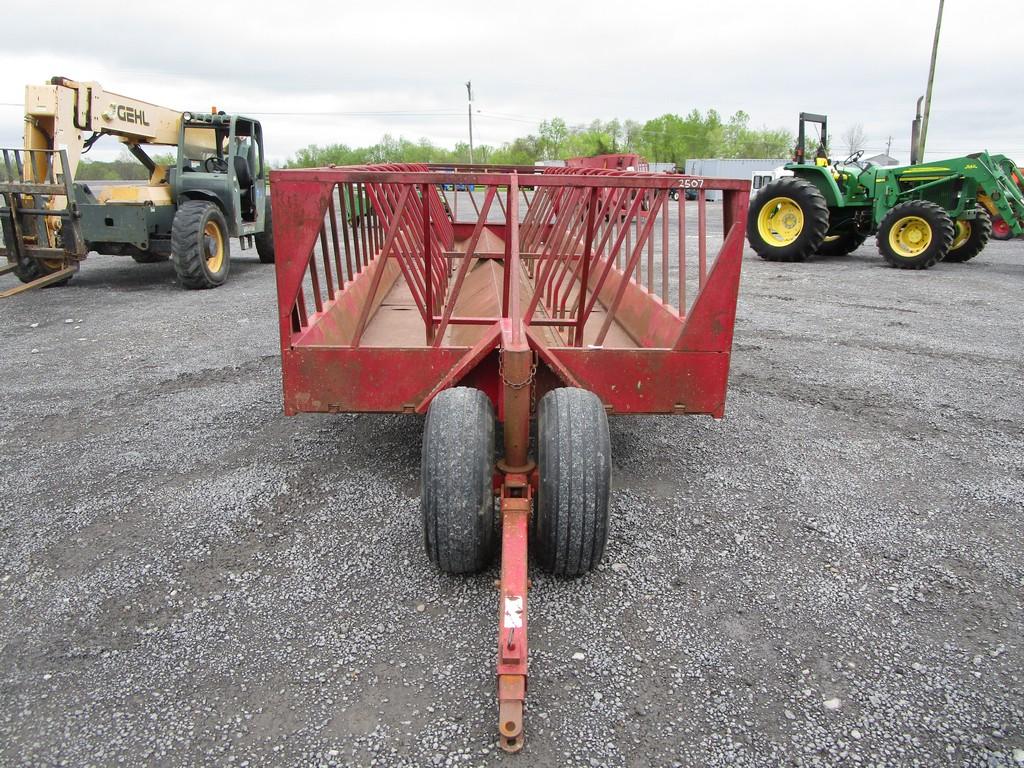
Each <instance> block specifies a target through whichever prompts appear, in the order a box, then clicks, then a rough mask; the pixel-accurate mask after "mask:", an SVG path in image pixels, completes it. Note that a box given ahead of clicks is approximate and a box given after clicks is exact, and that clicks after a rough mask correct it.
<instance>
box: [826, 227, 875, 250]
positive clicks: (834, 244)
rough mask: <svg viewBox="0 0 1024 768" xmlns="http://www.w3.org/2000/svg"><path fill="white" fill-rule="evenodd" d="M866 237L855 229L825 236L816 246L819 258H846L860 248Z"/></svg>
mask: <svg viewBox="0 0 1024 768" xmlns="http://www.w3.org/2000/svg"><path fill="white" fill-rule="evenodd" d="M867 239H868V236H867V235H865V234H863V233H861V232H858V231H857V230H856V229H847V230H845V231H843V232H837V233H836V234H834V235H833V234H829V235H826V237H825V240H824V241H823V242H822V244H821V245H819V246H818V255H819V256H846V255H848V254H851V253H853V252H854V251H856V250H857V249H858V248H860V247H861V246H862V245H863V244H864V241H865V240H867Z"/></svg>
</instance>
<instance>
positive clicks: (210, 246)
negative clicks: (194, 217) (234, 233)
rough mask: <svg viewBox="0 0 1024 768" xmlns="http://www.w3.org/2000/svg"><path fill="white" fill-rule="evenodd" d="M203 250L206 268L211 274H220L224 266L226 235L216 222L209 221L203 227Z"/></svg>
mask: <svg viewBox="0 0 1024 768" xmlns="http://www.w3.org/2000/svg"><path fill="white" fill-rule="evenodd" d="M203 249H204V251H205V253H204V254H203V257H204V258H205V259H206V268H207V269H208V270H210V271H211V272H220V268H221V267H222V266H224V235H223V234H222V233H221V231H220V227H218V226H217V223H216V222H215V221H208V222H206V226H204V227H203Z"/></svg>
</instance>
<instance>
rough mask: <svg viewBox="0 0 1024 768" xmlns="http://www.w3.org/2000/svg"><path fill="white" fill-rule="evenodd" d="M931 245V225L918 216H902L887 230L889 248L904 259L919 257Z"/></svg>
mask: <svg viewBox="0 0 1024 768" xmlns="http://www.w3.org/2000/svg"><path fill="white" fill-rule="evenodd" d="M931 244H932V228H931V225H930V224H929V223H928V222H927V221H925V220H924V219H922V218H921V217H920V216H904V217H903V218H902V219H900V220H899V221H897V222H896V223H895V224H893V226H892V229H890V230H889V247H891V248H892V250H893V252H894V253H895V254H896V255H897V256H902V257H903V258H905V259H912V258H914V257H915V256H920V255H921V254H922V253H924V251H926V250H927V249H928V246H929V245H931Z"/></svg>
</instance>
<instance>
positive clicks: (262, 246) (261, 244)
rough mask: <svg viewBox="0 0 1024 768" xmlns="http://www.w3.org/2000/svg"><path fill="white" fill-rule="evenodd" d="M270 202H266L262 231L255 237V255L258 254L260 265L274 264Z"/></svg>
mask: <svg viewBox="0 0 1024 768" xmlns="http://www.w3.org/2000/svg"><path fill="white" fill-rule="evenodd" d="M270 210H271V209H270V201H269V200H267V210H266V214H265V218H264V220H263V231H262V232H260V233H259V234H257V235H256V237H255V240H256V253H258V254H259V257H260V263H261V264H273V263H274V227H273V222H272V220H271V214H270Z"/></svg>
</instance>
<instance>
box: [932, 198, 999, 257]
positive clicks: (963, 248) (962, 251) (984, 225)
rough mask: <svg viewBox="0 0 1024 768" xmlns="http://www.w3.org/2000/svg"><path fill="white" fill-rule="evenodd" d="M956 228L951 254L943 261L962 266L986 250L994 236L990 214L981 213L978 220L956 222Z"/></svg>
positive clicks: (950, 247)
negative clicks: (989, 240) (990, 238)
mask: <svg viewBox="0 0 1024 768" xmlns="http://www.w3.org/2000/svg"><path fill="white" fill-rule="evenodd" d="M955 226H956V234H955V235H954V236H953V244H952V245H951V246H949V253H947V254H946V258H945V259H943V261H950V262H953V263H954V264H961V263H963V262H965V261H970V260H971V259H973V258H974V257H975V256H977V255H978V254H979V253H981V252H982V251H983V250H985V246H986V245H988V239H989V237H991V236H992V219H990V218H989V215H988V212H986V211H979V212H978V217H977V218H976V219H973V220H970V219H963V220H962V221H958V222H956V224H955Z"/></svg>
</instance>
